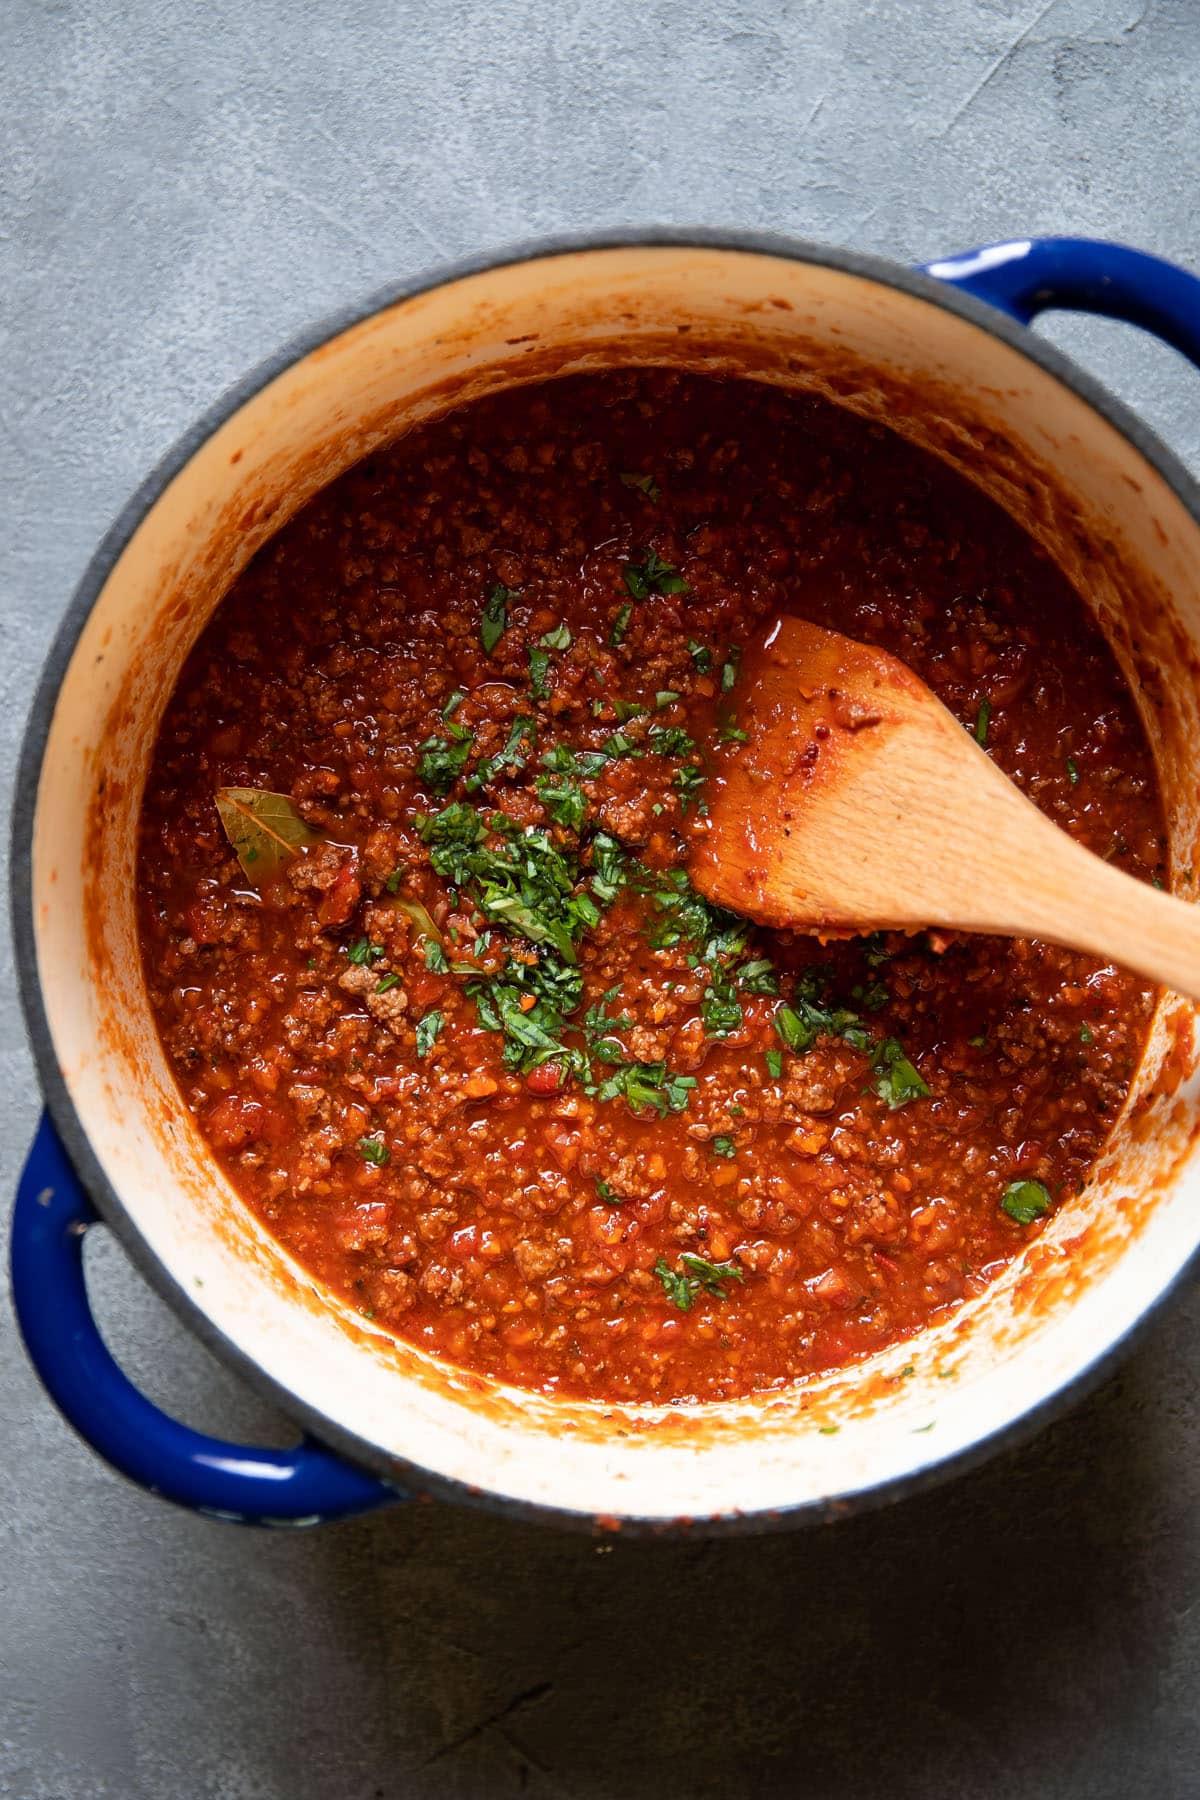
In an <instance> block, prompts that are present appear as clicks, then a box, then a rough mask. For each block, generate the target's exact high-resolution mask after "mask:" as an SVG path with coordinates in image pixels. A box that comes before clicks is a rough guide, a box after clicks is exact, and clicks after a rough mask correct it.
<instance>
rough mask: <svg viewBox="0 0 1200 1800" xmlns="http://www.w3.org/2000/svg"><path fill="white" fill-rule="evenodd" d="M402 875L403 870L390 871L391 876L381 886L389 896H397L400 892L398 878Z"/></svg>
mask: <svg viewBox="0 0 1200 1800" xmlns="http://www.w3.org/2000/svg"><path fill="white" fill-rule="evenodd" d="M403 873H404V870H403V869H393V870H392V872H391V874H390V875H389V876H388V878H387V880H386V881H385V882H384V884H383V885H384V887H385V888H386V889H387V891H388V893H389V894H398V893H399V892H400V877H401V876H402V875H403Z"/></svg>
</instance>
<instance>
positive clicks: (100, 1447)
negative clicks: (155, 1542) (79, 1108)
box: [12, 1114, 407, 1525]
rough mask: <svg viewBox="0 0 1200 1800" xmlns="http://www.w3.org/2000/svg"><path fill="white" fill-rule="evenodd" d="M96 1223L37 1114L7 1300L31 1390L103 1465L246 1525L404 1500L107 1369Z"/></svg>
mask: <svg viewBox="0 0 1200 1800" xmlns="http://www.w3.org/2000/svg"><path fill="white" fill-rule="evenodd" d="M98 1222H99V1215H98V1214H97V1213H96V1211H95V1209H94V1207H93V1206H92V1203H91V1201H90V1199H89V1198H88V1196H87V1193H86V1191H85V1190H84V1188H83V1185H82V1183H81V1182H80V1180H79V1178H78V1176H77V1175H76V1173H75V1171H74V1169H73V1168H72V1166H71V1164H70V1162H69V1161H68V1158H67V1154H66V1151H65V1150H64V1149H63V1146H62V1143H61V1141H60V1139H59V1136H58V1133H57V1132H56V1131H55V1129H54V1126H53V1125H52V1124H51V1122H50V1118H49V1115H47V1114H43V1117H42V1121H41V1124H40V1125H39V1127H38V1132H37V1136H36V1137H35V1138H34V1141H33V1147H32V1149H31V1150H30V1152H29V1157H28V1159H27V1161H26V1164H25V1168H24V1170H23V1172H22V1175H21V1180H20V1184H19V1186H18V1188H17V1202H16V1207H15V1209H14V1212H13V1224H12V1291H13V1304H14V1308H15V1311H16V1315H17V1323H18V1325H19V1326H20V1329H21V1336H22V1337H23V1338H24V1340H25V1348H26V1349H27V1350H28V1352H29V1357H30V1360H31V1362H32V1363H33V1366H34V1368H35V1370H36V1371H37V1373H38V1375H39V1377H40V1378H41V1381H42V1383H43V1385H44V1386H45V1388H46V1389H47V1391H48V1393H49V1394H50V1396H51V1398H52V1399H53V1400H54V1402H55V1404H56V1405H57V1406H58V1407H59V1409H60V1411H61V1412H62V1413H63V1415H64V1416H65V1418H66V1419H67V1421H68V1423H69V1424H71V1425H73V1426H74V1428H75V1430H76V1431H77V1432H78V1433H79V1435H80V1436H81V1437H82V1438H83V1439H84V1440H85V1441H86V1442H87V1443H88V1444H90V1445H91V1446H92V1448H93V1449H94V1450H96V1451H97V1452H98V1453H99V1454H100V1455H101V1456H102V1457H104V1458H105V1460H106V1461H107V1462H109V1463H111V1464H112V1466H113V1468H115V1469H117V1470H119V1472H120V1473H121V1474H122V1475H127V1476H128V1477H129V1479H130V1480H131V1481H136V1482H138V1483H140V1485H141V1486H142V1487H144V1488H148V1489H149V1491H150V1492H151V1493H152V1494H159V1495H161V1496H162V1497H163V1498H164V1499H167V1500H173V1501H175V1502H176V1503H177V1504H178V1505H180V1506H188V1507H191V1508H192V1509H193V1510H194V1511H196V1512H201V1513H205V1514H207V1515H208V1517H210V1518H217V1519H230V1520H234V1521H236V1522H237V1523H239V1524H246V1525H316V1524H320V1523H322V1522H323V1521H325V1520H327V1519H337V1518H343V1517H345V1516H346V1515H347V1514H350V1513H359V1512H366V1511H368V1510H369V1509H370V1508H372V1507H375V1506H381V1505H383V1504H385V1503H386V1502H388V1501H393V1500H403V1499H406V1498H407V1496H406V1495H405V1494H403V1493H401V1492H399V1491H398V1490H397V1489H395V1488H392V1487H389V1486H387V1485H386V1484H385V1483H384V1482H382V1481H379V1480H377V1479H376V1478H375V1477H374V1476H373V1475H368V1474H367V1473H365V1471H363V1470H361V1469H357V1468H355V1467H354V1466H353V1464H351V1463H348V1462H344V1461H343V1460H342V1458H341V1457H340V1456H336V1455H335V1454H334V1453H333V1451H331V1450H326V1449H325V1448H324V1446H323V1445H321V1444H318V1443H315V1442H314V1441H313V1440H312V1439H311V1438H304V1439H302V1440H301V1442H300V1443H299V1444H297V1445H296V1446H295V1447H294V1448H293V1449H289V1450H259V1449H256V1448H253V1447H251V1446H242V1445H240V1444H227V1443H224V1442H222V1440H221V1439H220V1438H212V1437H207V1436H206V1435H205V1434H204V1433H203V1432H200V1431H193V1430H192V1429H191V1427H190V1426H187V1425H181V1424H180V1423H179V1422H178V1420H176V1419H172V1418H170V1417H168V1415H167V1414H166V1413H164V1412H160V1411H159V1409H158V1407H157V1406H154V1405H153V1404H152V1403H151V1402H150V1401H149V1400H147V1399H146V1397H145V1395H144V1394H142V1393H139V1391H138V1389H137V1388H136V1387H135V1386H134V1385H133V1383H132V1382H131V1381H130V1380H129V1378H128V1376H127V1375H125V1374H124V1373H123V1372H122V1370H121V1369H120V1368H119V1367H118V1365H117V1363H116V1362H115V1361H114V1360H113V1358H112V1356H111V1355H110V1354H109V1351H108V1350H107V1348H106V1347H105V1344H104V1341H103V1339H102V1338H101V1336H100V1333H99V1331H98V1330H97V1328H96V1321H95V1319H94V1318H93V1317H92V1311H91V1307H90V1305H89V1304H88V1296H87V1286H86V1283H85V1280H84V1273H83V1239H84V1234H85V1233H86V1232H87V1231H88V1230H89V1229H90V1227H91V1226H93V1225H95V1224H97V1223H98Z"/></svg>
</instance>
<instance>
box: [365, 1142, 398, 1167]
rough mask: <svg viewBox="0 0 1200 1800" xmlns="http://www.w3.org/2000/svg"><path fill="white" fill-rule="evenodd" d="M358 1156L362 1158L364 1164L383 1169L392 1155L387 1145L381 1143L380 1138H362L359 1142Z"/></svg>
mask: <svg viewBox="0 0 1200 1800" xmlns="http://www.w3.org/2000/svg"><path fill="white" fill-rule="evenodd" d="M358 1154H359V1155H360V1156H361V1157H362V1159H363V1161H364V1162H369V1163H373V1164H374V1165H375V1167H376V1168H377V1169H382V1167H383V1165H384V1163H385V1162H387V1161H388V1160H389V1158H390V1157H391V1154H392V1153H391V1151H390V1150H389V1149H388V1147H387V1145H386V1144H384V1143H381V1142H380V1140H379V1139H378V1138H373V1137H360V1138H359V1140H358Z"/></svg>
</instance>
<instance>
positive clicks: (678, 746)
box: [649, 725, 696, 756]
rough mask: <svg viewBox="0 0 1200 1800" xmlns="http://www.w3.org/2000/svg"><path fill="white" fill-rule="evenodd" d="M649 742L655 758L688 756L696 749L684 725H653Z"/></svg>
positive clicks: (693, 740)
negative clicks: (689, 752)
mask: <svg viewBox="0 0 1200 1800" xmlns="http://www.w3.org/2000/svg"><path fill="white" fill-rule="evenodd" d="M649 742H650V748H651V750H652V751H653V752H654V754H655V756H686V755H687V754H688V751H689V750H694V749H695V748H696V742H695V739H694V738H690V737H689V736H688V734H687V732H686V731H685V730H684V729H683V727H682V725H652V726H651V727H650V739H649Z"/></svg>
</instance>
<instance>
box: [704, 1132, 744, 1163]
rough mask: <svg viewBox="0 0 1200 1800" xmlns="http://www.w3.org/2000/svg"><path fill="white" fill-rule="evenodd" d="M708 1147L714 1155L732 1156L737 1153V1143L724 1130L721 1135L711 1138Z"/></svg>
mask: <svg viewBox="0 0 1200 1800" xmlns="http://www.w3.org/2000/svg"><path fill="white" fill-rule="evenodd" d="M708 1147H709V1149H710V1150H711V1151H712V1153H713V1155H714V1156H725V1157H732V1156H736V1155H737V1145H736V1144H735V1143H734V1141H733V1139H732V1138H731V1137H729V1136H728V1135H727V1134H726V1133H724V1132H722V1134H721V1136H720V1137H715V1138H712V1139H710V1141H709V1146H708Z"/></svg>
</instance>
